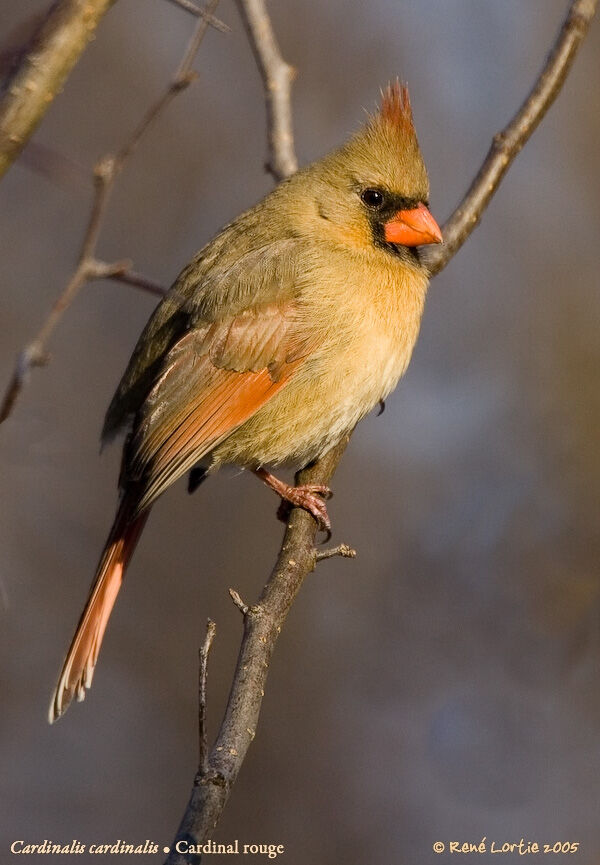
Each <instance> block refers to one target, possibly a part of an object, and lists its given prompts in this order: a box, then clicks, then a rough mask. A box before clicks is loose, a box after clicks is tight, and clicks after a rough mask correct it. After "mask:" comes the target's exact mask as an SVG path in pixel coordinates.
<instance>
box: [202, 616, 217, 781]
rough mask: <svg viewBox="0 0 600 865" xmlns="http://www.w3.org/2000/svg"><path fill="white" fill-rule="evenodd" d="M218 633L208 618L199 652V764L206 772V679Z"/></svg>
mask: <svg viewBox="0 0 600 865" xmlns="http://www.w3.org/2000/svg"><path fill="white" fill-rule="evenodd" d="M216 633H217V626H216V625H215V623H214V622H213V620H212V619H208V620H207V622H206V636H205V638H204V643H203V644H202V646H201V647H200V650H199V652H198V660H199V665H198V766H199V767H200V771H201V772H205V771H206V769H207V758H208V745H207V739H206V680H207V678H208V656H209V654H210V650H211V647H212V644H213V640H214V638H215V634H216Z"/></svg>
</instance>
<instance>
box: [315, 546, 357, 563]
mask: <svg viewBox="0 0 600 865" xmlns="http://www.w3.org/2000/svg"><path fill="white" fill-rule="evenodd" d="M334 556H341V557H342V558H343V559H355V558H356V550H353V549H352V547H349V546H348V544H338V546H337V547H331V549H329V550H317V551H316V552H315V561H317V562H322V561H323V560H324V559H332V558H333V557H334Z"/></svg>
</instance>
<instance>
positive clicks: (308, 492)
mask: <svg viewBox="0 0 600 865" xmlns="http://www.w3.org/2000/svg"><path fill="white" fill-rule="evenodd" d="M253 471H254V474H255V475H256V476H257V477H259V478H260V479H261V480H262V481H264V483H265V484H266V485H267V486H268V487H270V488H271V489H272V490H273V491H274V492H276V493H277V495H278V496H281V500H282V502H281V507H280V508H279V511H278V512H277V516H278V517H279V519H284V520H287V517H288V516H289V507H290V506H292V507H296V508H304V510H305V511H308V513H309V514H310V515H311V516H312V517H314V519H315V520H316V522H317V523H318V526H319V529H320V530H321V531H324V532H327V535H328V537H327V540H329V538H330V537H331V520H330V519H329V514H328V513H327V507H326V505H325V502H324V501H323V498H326V499H330V498H331V496H332V495H333V493H332V492H331V490H330V489H329V487H328V486H325V484H301V485H300V486H297V487H293V486H291V485H290V484H286V483H285V481H280V480H279V478H276V477H275V475H272V474H271V473H270V472H268V471H267V470H266V469H263V468H258V469H254V470H253ZM321 496H322V497H323V498H321Z"/></svg>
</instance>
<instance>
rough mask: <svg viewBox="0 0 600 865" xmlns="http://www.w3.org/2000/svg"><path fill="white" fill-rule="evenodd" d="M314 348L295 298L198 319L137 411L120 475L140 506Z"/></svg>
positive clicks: (233, 425) (210, 446)
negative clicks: (135, 484) (135, 485)
mask: <svg viewBox="0 0 600 865" xmlns="http://www.w3.org/2000/svg"><path fill="white" fill-rule="evenodd" d="M310 348H311V346H310V345H309V343H308V340H307V339H306V338H304V337H303V336H302V335H301V333H300V331H299V327H298V316H297V307H296V304H295V302H294V301H293V300H289V299H288V300H286V301H284V302H282V303H268V304H265V305H255V306H253V307H252V308H249V309H245V310H243V311H242V312H240V313H239V314H237V315H232V316H226V317H223V318H221V319H220V320H218V321H213V322H204V323H202V324H200V323H199V324H197V325H196V326H195V327H194V328H193V329H191V330H190V331H188V333H186V334H185V336H183V337H182V338H181V339H180V340H178V342H176V343H175V345H174V346H173V348H172V349H171V350H170V351H169V353H168V354H167V356H166V358H165V361H164V364H163V366H162V373H161V374H160V376H159V377H158V378H157V380H156V382H155V384H154V386H153V387H152V389H151V390H150V393H149V394H148V396H147V398H146V400H145V402H144V403H143V405H142V407H141V409H140V411H139V412H138V415H137V418H136V423H135V428H134V433H133V435H132V437H131V439H130V441H129V444H128V446H127V448H126V456H125V467H124V475H125V477H124V480H125V481H127V480H132V481H138V480H139V481H142V484H141V486H142V488H143V490H144V493H143V496H142V498H141V500H140V503H139V510H140V511H141V510H143V509H144V508H146V507H147V506H148V505H150V504H151V503H152V502H153V501H154V499H156V497H157V496H159V495H160V494H161V493H162V492H163V491H164V490H165V489H166V487H168V486H169V485H170V484H171V483H172V482H173V481H175V480H176V479H177V478H178V477H180V476H181V475H182V474H183V473H184V472H186V471H187V470H188V469H189V468H191V467H192V466H193V465H194V464H195V463H196V462H197V461H198V460H199V459H201V457H202V456H203V455H204V454H206V453H208V452H209V451H210V450H212V449H213V448H214V447H216V445H217V444H218V443H219V442H221V441H223V439H224V438H226V437H227V435H229V434H230V433H231V432H232V431H233V430H234V429H236V428H237V427H239V426H240V425H241V424H242V423H243V422H244V421H245V420H247V419H248V418H250V417H251V416H252V415H253V414H254V413H255V412H256V411H257V410H258V409H259V408H260V407H261V406H262V405H264V404H265V403H266V402H267V400H269V399H270V398H271V397H272V396H274V395H275V394H276V393H277V392H278V391H279V390H281V388H283V387H285V385H286V384H287V382H288V381H289V380H290V378H291V377H292V376H293V375H294V373H295V371H296V370H297V369H298V367H299V366H300V365H301V364H302V362H303V360H304V358H305V357H306V356H307V355H308V354H309V352H310Z"/></svg>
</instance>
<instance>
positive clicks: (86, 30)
mask: <svg viewBox="0 0 600 865" xmlns="http://www.w3.org/2000/svg"><path fill="white" fill-rule="evenodd" d="M114 2H115V0H85V2H82V0H57V2H55V3H54V4H53V5H52V8H51V9H50V11H49V12H47V13H46V14H45V15H44V17H43V20H42V21H41V24H40V26H39V28H38V29H37V30H36V32H35V33H34V34H33V37H32V39H31V42H30V45H29V46H28V49H27V51H24V52H23V54H22V55H21V56H20V62H19V63H18V65H17V68H16V69H15V71H14V73H13V75H12V77H11V79H10V81H9V82H8V86H7V87H6V91H5V93H4V96H3V97H2V100H1V101H0V178H1V177H2V176H3V175H4V174H5V172H6V171H7V170H8V168H9V167H10V165H11V164H12V163H13V162H14V160H15V159H16V158H17V156H18V155H19V153H20V152H21V150H22V149H23V147H24V146H25V145H26V144H27V142H28V140H29V138H30V137H31V135H32V133H33V132H34V130H35V129H36V128H37V126H38V124H39V122H40V121H41V119H42V118H43V116H44V115H45V113H46V111H47V110H48V108H49V107H50V105H51V104H52V102H53V100H54V98H55V96H56V95H57V94H58V93H60V91H61V90H62V88H63V85H64V83H65V81H66V79H67V77H68V75H69V73H70V72H71V70H72V69H73V67H74V66H75V64H76V63H77V61H78V60H79V58H80V56H81V54H82V53H83V51H84V49H85V47H86V45H87V44H88V42H89V41H90V39H92V38H93V36H94V32H95V30H96V28H97V26H98V24H99V23H100V21H101V20H102V18H103V16H104V15H105V14H106V13H107V12H108V10H109V9H110V7H111V6H112V5H113V3H114Z"/></svg>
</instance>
